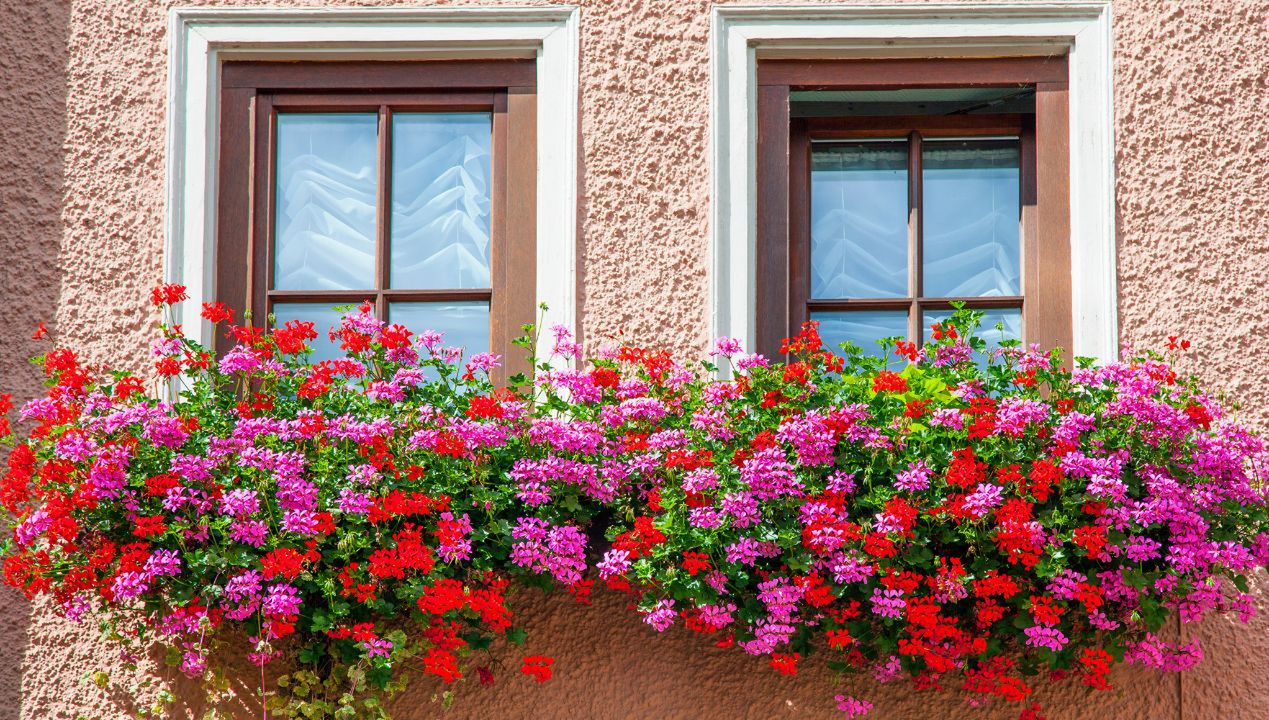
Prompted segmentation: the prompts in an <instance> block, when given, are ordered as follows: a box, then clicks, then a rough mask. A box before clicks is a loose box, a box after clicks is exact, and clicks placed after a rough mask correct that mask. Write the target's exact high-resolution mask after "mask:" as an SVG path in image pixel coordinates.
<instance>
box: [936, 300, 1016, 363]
mask: <svg viewBox="0 0 1269 720" xmlns="http://www.w3.org/2000/svg"><path fill="white" fill-rule="evenodd" d="M982 313H983V319H982V324H981V325H979V326H978V329H977V330H975V331H974V334H975V335H977V336H978V337H980V338H982V339H983V340H986V341H987V355H991V354H992V353H994V352H995V351H996V349H997V348H999V347H1000V343H1001V341H1002V340H1021V339H1022V311H1021V310H1018V309H1002V310H983V311H982ZM950 317H952V311H951V310H938V311H933V312H926V313H925V317H924V320H923V322H924V323H925V340H926V342H929V341H930V338H931V337H932V336H933V332H934V331H933V330H932V329H931V327H930V326H932V325H934V324H935V323H942V322H945V321H947V319H948V318H950ZM997 324H1000V325H1003V326H1004V330H998V329H996V325H997ZM975 360H976V361H977V362H978V365H979V367H983V366H985V365H986V362H987V357H986V356H982V357H976V358H975Z"/></svg>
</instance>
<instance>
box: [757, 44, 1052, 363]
mask: <svg viewBox="0 0 1269 720" xmlns="http://www.w3.org/2000/svg"><path fill="white" fill-rule="evenodd" d="M984 86H986V87H993V86H994V87H1014V86H1017V87H1025V86H1031V87H1034V88H1035V91H1036V101H1035V105H1036V113H1035V116H1034V118H1032V117H1030V116H1018V115H938V116H934V115H931V116H919V117H878V118H871V117H870V118H862V117H854V118H790V115H789V93H790V92H792V91H796V90H829V89H831V90H886V89H901V88H911V87H929V88H937V87H984ZM1068 123H1069V120H1068V117H1067V62H1066V58H1065V57H1043V58H1000V59H928V60H926V59H920V60H911V59H906V60H847V61H822V60H764V61H759V63H758V114H757V124H758V148H757V153H758V163H757V190H758V192H757V214H758V226H757V230H758V236H757V278H758V281H757V282H758V286H757V288H756V291H757V292H756V311H757V331H758V337H757V343H758V348H759V350H760V351H761V352H764V353H766V354H768V355H770V356H772V357H774V356H776V355H777V354H778V352H779V347H780V340H781V339H782V338H784V337H786V336H789V335H791V334H793V333H796V332H797V330H798V328H800V327H801V325H802V323H803V322H804V321H805V320H806V319H807V317H808V314H809V311H810V310H835V309H836V310H844V309H858V310H876V309H892V310H908V311H909V334H910V337H911V338H912V339H914V340H916V341H917V342H920V341H921V338H922V332H921V323H922V320H921V317H922V314H923V313H922V312H921V311H922V310H925V309H939V308H949V307H951V305H950V303H951V302H953V301H963V302H965V304H966V305H967V306H968V307H972V308H976V309H991V308H1007V307H1015V308H1016V307H1021V308H1022V315H1023V337H1024V340H1025V341H1026V342H1029V343H1030V342H1035V343H1040V344H1041V345H1042V346H1045V347H1055V346H1060V347H1063V348H1067V349H1069V348H1070V347H1071V263H1070V200H1069V197H1070V191H1069V185H1070V169H1069V168H1070V160H1069V154H1068V143H1069V139H1068V136H1069V124H1068ZM1004 134H1009V135H1017V136H1018V137H1019V138H1020V139H1021V143H1022V148H1021V149H1022V177H1021V180H1022V212H1021V220H1020V222H1021V240H1022V248H1021V249H1022V295H1020V296H1016V297H989V298H927V297H922V293H921V258H920V252H921V248H920V243H919V242H918V239H919V238H920V231H921V226H920V223H921V207H920V206H921V199H920V196H921V192H920V182H921V173H920V156H921V152H920V141H921V138H922V137H938V136H943V137H962V136H973V135H980V136H987V135H1004ZM851 138H895V139H897V140H907V141H908V142H909V143H910V145H909V147H910V152H909V168H908V171H909V176H910V178H911V179H910V182H909V191H910V192H909V214H908V221H909V222H908V238H909V243H910V246H909V273H910V277H909V289H910V291H912V296H910V297H905V298H879V299H871V298H870V299H850V300H811V299H810V298H808V297H807V296H808V294H809V291H810V271H811V267H810V262H811V258H810V247H811V244H810V227H809V222H808V221H809V219H810V172H811V167H810V157H811V155H810V148H811V141H812V140H813V139H815V140H819V139H851Z"/></svg>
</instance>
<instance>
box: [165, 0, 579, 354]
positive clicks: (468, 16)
mask: <svg viewBox="0 0 1269 720" xmlns="http://www.w3.org/2000/svg"><path fill="white" fill-rule="evenodd" d="M168 37H169V42H170V47H169V56H168V58H169V59H168V116H167V128H168V138H167V220H166V228H165V232H166V238H165V257H164V269H165V275H166V278H167V280H168V281H169V282H179V283H182V284H184V285H185V286H186V287H187V288H188V292H189V296H190V300H189V302H186V303H183V304H182V309H181V313H180V321H181V322H182V324H183V325H184V327H185V328H186V333H187V334H189V335H191V336H192V337H195V338H196V339H198V340H200V341H202V342H203V343H204V344H206V343H208V342H209V341H210V340H211V337H212V335H211V332H212V330H211V326H210V324H208V323H207V322H205V321H203V320H202V319H201V318H200V317H199V312H200V308H201V304H202V303H203V302H207V301H212V300H215V299H217V298H214V297H212V296H211V293H213V292H214V288H215V264H216V257H215V250H216V242H215V238H216V227H215V225H216V178H217V167H216V165H217V128H218V125H219V122H218V117H219V115H218V113H219V111H218V108H219V92H220V63H221V61H222V60H226V59H243V60H260V59H276V60H334V59H339V60H361V59H365V60H374V59H397V60H405V59H416V60H417V59H428V58H461V59H481V58H502V57H525V58H534V59H535V60H536V61H537V93H538V101H537V144H538V148H537V161H538V162H537V174H538V182H537V278H536V287H537V299H538V302H539V303H545V304H546V305H548V306H549V307H550V310H549V311H548V313H547V315H546V317H545V322H544V325H545V326H547V327H549V326H551V325H556V324H560V325H564V326H566V327H569V328H572V329H574V331H576V326H577V318H576V314H577V310H576V308H577V273H576V247H577V242H576V239H577V164H578V161H577V155H578V135H577V127H578V125H577V73H578V11H577V8H576V7H573V6H549V7H539V8H445V9H436V8H392V9H360V8H357V9H351V8H349V9H345V8H340V9H327V8H323V9H285V10H280V9H270V8H175V9H173V10H172V11H171V14H170V16H169V23H168ZM195 328H198V330H197V331H195V330H194V329H195Z"/></svg>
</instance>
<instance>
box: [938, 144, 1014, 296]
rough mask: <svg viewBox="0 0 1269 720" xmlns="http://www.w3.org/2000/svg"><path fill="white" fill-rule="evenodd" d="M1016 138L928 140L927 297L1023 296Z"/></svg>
mask: <svg viewBox="0 0 1269 720" xmlns="http://www.w3.org/2000/svg"><path fill="white" fill-rule="evenodd" d="M1019 158H1020V151H1019V148H1018V141H1017V140H974V141H960V140H951V141H936V140H930V141H927V142H926V143H924V144H923V145H922V150H921V162H922V183H923V192H924V195H923V196H922V198H923V202H924V206H923V211H924V213H925V218H924V219H923V221H922V237H923V240H924V243H925V246H924V248H923V250H924V255H923V257H924V279H925V287H924V294H925V296H926V297H978V296H983V295H1019V294H1021V291H1020V284H1019V277H1020V275H1021V266H1020V262H1019V239H1018V237H1019V231H1018V221H1019V213H1020V205H1021V197H1020V185H1019V177H1018V174H1019V169H1018V168H1019Z"/></svg>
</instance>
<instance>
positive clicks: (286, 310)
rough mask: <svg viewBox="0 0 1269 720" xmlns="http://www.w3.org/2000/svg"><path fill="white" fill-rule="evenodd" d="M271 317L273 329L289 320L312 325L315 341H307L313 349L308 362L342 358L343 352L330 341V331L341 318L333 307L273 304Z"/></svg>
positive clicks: (318, 304) (339, 313)
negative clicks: (315, 335)
mask: <svg viewBox="0 0 1269 720" xmlns="http://www.w3.org/2000/svg"><path fill="white" fill-rule="evenodd" d="M273 317H274V322H273V326H274V327H282V326H283V325H285V324H286V323H287V322H288V321H290V320H301V321H305V322H311V323H313V330H315V331H316V332H317V339H316V340H311V341H309V346H310V347H312V348H313V354H312V355H309V362H311V363H314V364H316V363H319V362H321V361H322V360H334V359H336V358H341V357H344V351H343V350H340V349H339V344H338V343H335V342H332V341H331V339H330V332H329V331H330V329H331V328H333V327H338V325H339V322H340V318H342V317H343V313H341V312H339V311H338V310H336V309H335V308H334V306H332V305H329V304H326V303H274V304H273Z"/></svg>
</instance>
